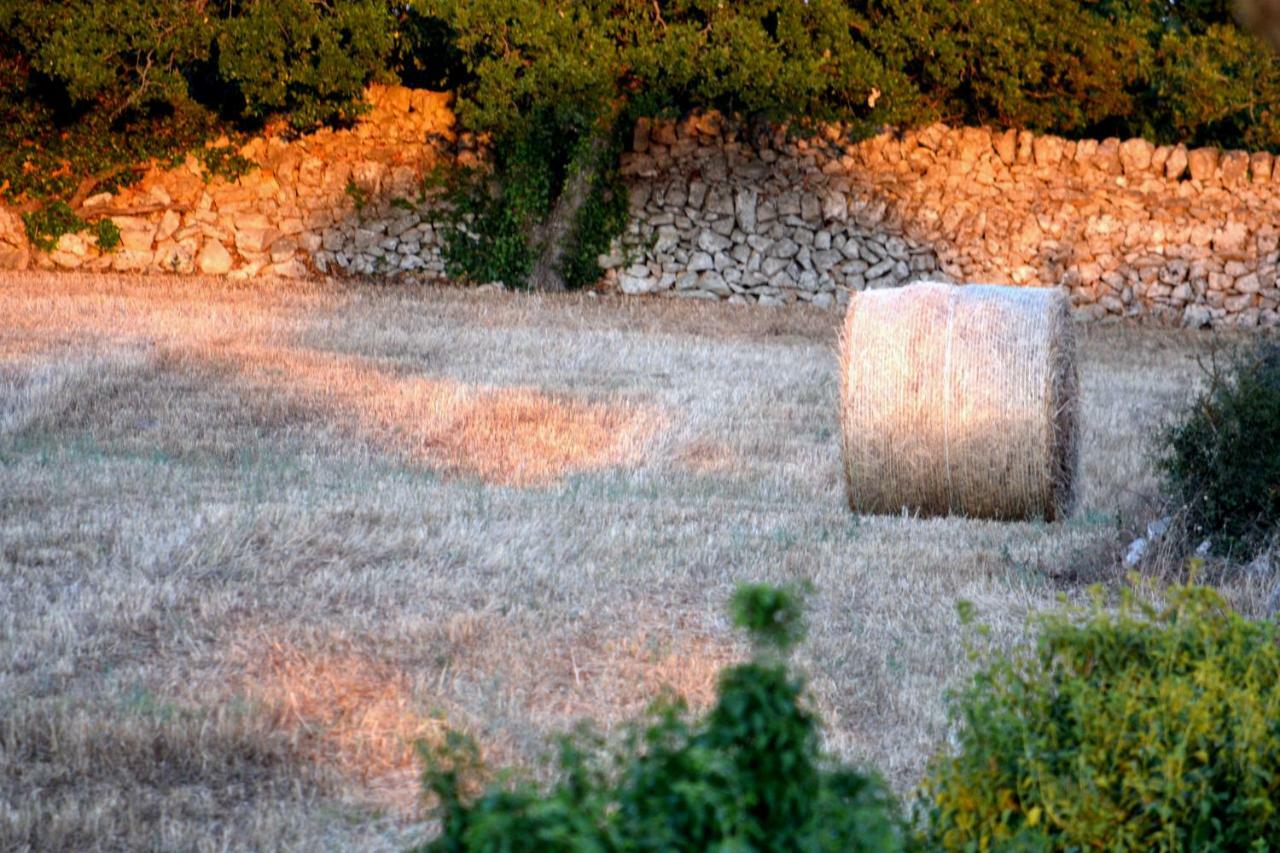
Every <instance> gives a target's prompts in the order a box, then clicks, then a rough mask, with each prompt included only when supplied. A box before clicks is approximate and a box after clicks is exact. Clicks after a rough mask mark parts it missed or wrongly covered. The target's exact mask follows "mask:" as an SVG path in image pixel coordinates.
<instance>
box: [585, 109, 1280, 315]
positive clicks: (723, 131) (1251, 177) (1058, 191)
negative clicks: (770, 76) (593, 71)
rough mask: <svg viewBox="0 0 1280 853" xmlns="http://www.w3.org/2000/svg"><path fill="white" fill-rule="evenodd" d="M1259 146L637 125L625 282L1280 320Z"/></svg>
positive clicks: (713, 294)
mask: <svg viewBox="0 0 1280 853" xmlns="http://www.w3.org/2000/svg"><path fill="white" fill-rule="evenodd" d="M1273 165H1274V161H1273V158H1272V156H1271V155H1270V154H1267V153H1264V152H1255V153H1247V152H1243V151H1226V152H1220V151H1218V150H1216V149H1208V148H1201V149H1195V150H1191V151H1188V150H1187V149H1186V148H1185V147H1183V146H1180V145H1179V146H1155V145H1152V144H1151V143H1149V142H1147V141H1145V140H1141V139H1131V140H1126V141H1121V140H1119V139H1105V140H1101V141H1096V140H1083V141H1078V142H1077V141H1068V140H1065V139H1061V138H1058V137H1054V136H1036V135H1033V134H1031V133H1029V132H1026V131H1023V132H1017V131H1013V130H1009V131H1005V132H1003V133H993V132H991V131H988V130H986V129H982V128H948V127H945V126H943V125H933V126H931V127H926V128H923V129H920V130H913V131H910V132H907V133H904V134H893V133H885V134H882V135H880V136H878V137H875V138H873V139H869V140H864V141H862V142H860V143H850V142H847V141H843V140H842V134H841V132H840V128H838V127H831V128H828V129H827V131H826V132H825V133H823V134H820V135H818V136H815V137H810V138H805V139H787V138H786V137H785V136H782V135H778V136H775V137H773V138H771V139H765V140H755V141H754V142H753V143H748V142H747V141H745V140H744V139H742V138H741V137H740V136H739V135H738V132H737V130H736V129H735V128H734V127H733V126H732V125H730V124H729V123H727V122H725V121H723V120H722V119H721V118H720V117H718V116H715V115H704V116H698V117H694V118H691V119H687V120H685V121H682V122H679V123H670V122H666V123H655V124H648V123H642V124H641V125H640V126H639V127H638V128H637V130H636V136H635V140H634V143H633V150H632V152H631V153H630V154H628V155H626V157H625V160H624V165H623V168H624V171H625V173H626V174H627V175H628V176H629V177H630V180H631V205H632V221H631V224H630V226H629V229H628V233H627V236H626V239H625V240H624V241H622V242H621V243H620V244H619V246H618V251H616V252H614V253H612V255H611V257H609V258H607V259H605V260H606V261H607V265H608V266H609V267H610V278H611V280H613V281H616V282H617V285H618V286H619V287H620V288H621V289H622V290H623V291H624V292H628V293H654V292H659V293H674V294H676V295H681V296H690V297H701V298H727V299H730V300H733V301H758V302H760V303H762V304H785V303H792V302H809V303H812V304H815V305H838V304H841V303H842V302H844V301H845V300H846V299H847V294H848V293H849V291H851V290H862V289H864V288H880V287H894V286H898V285H902V284H905V283H908V282H911V281H913V280H919V279H940V280H944V281H945V280H950V281H956V282H991V283H1006V284H1017V285H1027V286H1051V285H1062V286H1065V287H1067V288H1068V289H1069V290H1070V292H1071V295H1072V302H1073V304H1074V306H1075V309H1076V311H1077V313H1079V314H1081V315H1083V316H1085V317H1089V318H1094V319H1102V318H1121V317H1131V318H1145V319H1150V320H1153V321H1157V322H1161V323H1166V324H1175V323H1180V324H1186V325H1193V326H1202V325H1211V324H1235V325H1243V326H1256V325H1259V324H1264V325H1275V324H1277V322H1278V321H1280V317H1278V316H1277V307H1280V290H1278V289H1277V261H1278V260H1280V252H1278V251H1277V248H1278V244H1280V229H1278V228H1277V226H1278V225H1280V217H1278V215H1280V168H1274V169H1273Z"/></svg>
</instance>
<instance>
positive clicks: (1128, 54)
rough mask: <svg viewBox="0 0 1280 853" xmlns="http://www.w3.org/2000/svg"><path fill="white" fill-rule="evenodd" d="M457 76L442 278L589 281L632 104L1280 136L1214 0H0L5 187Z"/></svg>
mask: <svg viewBox="0 0 1280 853" xmlns="http://www.w3.org/2000/svg"><path fill="white" fill-rule="evenodd" d="M397 74H398V75H399V76H400V77H401V78H402V79H403V80H405V81H406V82H409V83H412V84H414V85H429V86H441V87H447V88H450V89H452V90H454V91H455V92H456V93H457V95H458V100H457V110H458V114H459V118H460V120H461V122H462V124H463V125H464V126H465V128H466V129H468V130H470V131H472V132H473V133H476V134H479V135H480V136H481V138H483V139H486V140H487V141H488V143H489V146H490V149H489V150H490V153H491V154H492V159H491V164H492V169H491V171H489V172H487V173H482V174H479V173H478V174H476V175H475V176H474V178H475V180H474V181H473V182H472V183H471V185H470V190H471V191H470V192H464V193H460V194H458V195H457V196H456V198H457V200H458V201H459V206H458V222H457V223H456V227H455V228H454V229H453V230H452V234H451V239H450V240H449V242H448V245H449V256H450V259H451V261H452V264H453V269H454V271H455V273H456V274H458V275H459V276H461V277H466V278H473V279H477V280H480V279H492V278H501V279H503V280H506V281H508V282H509V283H512V284H517V283H521V282H529V283H532V284H533V285H535V286H545V287H562V286H573V285H576V284H581V283H585V282H588V281H591V280H592V279H593V278H594V277H595V276H596V275H597V273H598V270H597V269H596V267H595V256H596V254H598V253H599V252H601V251H602V250H603V249H604V248H606V247H607V246H608V244H609V242H610V240H611V238H612V237H613V236H615V235H616V234H617V233H618V231H619V229H620V228H621V225H622V223H623V222H624V221H625V213H626V201H625V199H624V198H623V197H622V193H621V192H620V189H621V184H620V182H619V179H618V175H617V170H616V166H617V158H618V154H619V152H620V151H621V149H622V148H623V147H624V146H625V144H626V143H627V142H628V141H629V138H630V135H629V134H630V131H631V128H632V127H633V124H634V121H635V120H636V118H637V117H640V116H654V115H664V116H674V115H679V114H682V113H685V112H687V111H690V110H694V109H702V108H714V109H719V110H721V111H722V112H725V113H727V114H733V115H738V116H740V117H741V118H743V119H744V120H745V121H746V123H747V128H746V129H747V131H748V132H747V133H746V134H745V138H746V139H747V140H748V141H750V142H753V143H754V142H758V141H759V140H762V139H764V138H765V136H764V131H766V130H768V129H769V123H770V122H778V121H785V122H787V123H789V125H790V126H791V127H792V128H793V129H796V130H798V131H800V132H803V131H804V129H805V127H807V126H812V125H814V124H815V123H817V122H820V121H827V120H839V121H841V122H843V123H844V124H845V126H846V128H847V131H848V133H849V134H850V136H851V137H854V138H856V137H858V136H861V135H865V134H868V133H871V132H874V131H876V130H878V129H879V128H881V127H883V126H886V125H891V126H892V125H896V126H904V125H909V124H916V123H921V122H927V121H932V120H934V119H939V118H940V119H943V120H946V121H949V122H953V123H962V122H970V123H990V124H996V125H1000V126H1017V127H1027V128H1031V129H1034V130H1037V131H1044V132H1056V133H1063V134H1066V135H1069V136H1085V135H1088V136H1105V135H1111V134H1114V135H1119V136H1132V135H1143V136H1146V137H1149V138H1152V139H1154V140H1156V141H1160V142H1172V141H1182V142H1186V143H1188V144H1217V145H1221V146H1223V147H1251V148H1268V149H1272V150H1276V149H1277V148H1280V108H1277V106H1276V105H1277V104H1280V63H1278V62H1277V59H1276V57H1275V56H1274V55H1273V54H1272V53H1271V52H1269V51H1267V50H1265V49H1264V48H1262V47H1261V45H1260V44H1259V43H1258V42H1257V41H1256V40H1255V39H1254V38H1253V37H1252V36H1250V35H1249V34H1247V33H1246V32H1245V31H1243V30H1241V29H1240V28H1238V27H1237V26H1236V24H1235V23H1234V21H1233V19H1232V16H1231V13H1230V9H1229V0H1190V2H1177V3H1170V2H1167V0H1081V2H1061V0H983V2H981V3H978V2H963V3H956V2H951V0H735V2H732V3H729V2H724V0H279V2H276V0H217V2H215V0H46V2H41V3H32V2H27V0H0V199H3V200H4V201H5V202H7V203H10V204H18V205H19V206H23V207H24V208H27V209H29V208H31V207H32V206H38V205H39V204H41V203H43V202H44V201H45V200H48V199H53V198H60V199H62V200H64V201H66V202H67V203H68V204H69V205H70V206H71V207H72V209H73V210H76V211H77V212H78V213H79V212H81V211H79V209H78V208H79V204H78V202H79V201H80V200H81V198H82V196H83V192H84V191H86V183H85V182H86V181H87V180H90V179H92V180H93V183H92V186H90V187H89V188H91V189H95V190H96V189H110V188H112V186H113V184H115V183H118V182H121V181H126V180H129V178H130V176H131V175H132V174H133V171H132V170H131V167H132V166H134V165H136V164H138V163H140V162H142V161H145V160H148V159H151V158H160V159H165V158H171V157H174V156H176V155H178V154H180V153H182V152H185V151H187V150H190V149H191V148H192V147H193V146H195V145H197V144H199V143H200V142H201V141H202V140H204V139H207V138H208V137H210V136H211V135H217V134H222V133H227V132H229V131H230V132H233V131H235V130H237V129H248V128H254V127H256V126H259V125H261V124H262V123H265V122H268V121H273V120H274V119H276V118H280V119H283V120H284V122H285V123H287V126H289V127H291V128H292V129H293V130H305V129H307V128H310V127H314V126H316V125H318V124H325V123H334V122H343V121H347V120H349V119H350V118H352V117H353V116H355V115H356V114H357V113H358V112H359V110H360V103H361V101H360V94H361V90H362V89H363V87H364V86H365V85H366V84H367V83H368V82H369V81H371V80H374V79H380V78H389V77H392V76H394V75H397Z"/></svg>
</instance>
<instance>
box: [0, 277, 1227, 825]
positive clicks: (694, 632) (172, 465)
mask: <svg viewBox="0 0 1280 853" xmlns="http://www.w3.org/2000/svg"><path fill="white" fill-rule="evenodd" d="M837 324H838V318H837V317H836V316H835V315H834V314H829V313H823V312H819V311H808V310H793V311H786V312H775V311H770V310H767V309H758V308H738V307H735V306H727V305H701V304H699V305H690V304H687V303H684V302H676V301H658V300H630V301H628V300H614V299H593V298H590V297H587V296H569V297H558V298H550V297H541V296H534V295H482V294H474V293H469V292H465V291H423V290H411V289H403V288H382V287H379V288H346V287H341V286H338V285H335V284H331V283H311V284H282V283H268V284H258V285H253V286H235V285H231V284H228V283H225V282H221V281H213V280H200V279H159V278H152V279H130V278H124V277H105V276H104V277H95V278H90V277H76V276H64V277H55V276H46V275H22V276H7V277H2V278H0V810H2V811H0V848H8V847H10V846H18V847H21V846H23V845H30V846H33V847H36V848H41V849H59V848H62V849H86V848H92V847H95V846H101V847H115V848H120V847H164V848H184V849H216V848H220V847H222V846H227V845H229V846H233V847H241V846H242V847H257V848H307V849H317V848H319V849H350V848H353V847H356V848H362V849H378V848H386V849H397V848H401V847H403V846H404V845H405V844H406V843H407V842H406V839H409V838H413V837H417V835H415V833H420V832H421V831H422V829H423V827H422V826H420V825H418V824H416V823H415V822H414V821H415V820H417V813H416V810H415V807H414V803H415V797H416V794H417V790H418V786H417V779H416V775H415V772H414V768H413V764H412V762H411V761H410V760H409V752H408V749H407V741H408V740H409V739H411V738H413V737H418V736H426V737H432V736H434V733H436V732H439V731H440V730H442V728H443V727H444V726H453V727H458V728H462V729H465V730H466V731H468V732H470V733H471V734H473V735H474V736H476V737H477V739H478V740H479V741H480V742H481V743H482V745H483V746H484V749H485V750H486V752H487V753H488V757H489V758H490V759H491V761H492V763H493V764H495V765H502V764H507V763H516V764H520V765H523V766H526V767H534V768H536V766H537V765H536V759H537V758H538V756H540V755H542V754H544V753H545V751H546V750H547V749H548V748H549V746H550V743H551V741H550V737H551V736H552V735H553V734H555V733H556V732H559V731H562V730H564V729H565V728H568V727H570V726H571V725H572V724H573V723H574V721H575V720H577V719H579V718H581V717H584V716H590V717H593V718H596V719H598V720H600V721H601V723H602V724H603V725H604V726H605V727H606V728H608V727H610V726H613V725H616V724H617V723H618V722H620V721H622V720H624V719H627V718H629V717H631V716H633V715H634V714H636V713H638V712H640V711H641V710H642V709H643V708H644V707H645V706H646V705H647V704H648V703H649V702H651V701H652V700H653V699H654V698H656V697H657V696H658V695H659V694H660V693H661V692H662V691H664V690H672V691H675V692H677V693H679V694H681V695H684V696H685V697H686V698H688V699H689V700H690V702H691V703H693V704H694V705H699V704H705V703H706V702H707V701H709V699H710V697H711V696H712V694H713V692H714V684H715V677H716V673H717V672H718V671H719V669H720V668H721V667H723V666H724V665H725V664H727V663H730V662H732V661H735V660H739V659H741V657H742V656H743V654H744V651H745V650H744V649H743V648H742V647H741V646H740V645H739V643H738V641H737V640H736V639H735V638H734V636H733V635H732V632H731V630H730V628H729V626H728V625H727V624H726V623H725V622H724V620H723V618H722V614H723V613H724V605H725V602H726V601H727V600H728V598H729V596H730V594H731V592H732V590H733V589H734V588H735V586H736V584H738V583H739V582H742V581H770V582H791V581H809V582H812V584H813V586H814V589H815V593H814V595H813V596H812V598H811V600H810V601H809V602H808V607H807V612H808V613H809V622H810V632H809V635H808V639H807V640H806V641H805V643H804V644H803V645H802V647H801V648H800V649H799V655H798V660H799V663H800V665H801V666H802V667H803V668H804V669H805V670H806V672H807V673H808V675H809V679H810V685H811V689H812V693H813V701H814V704H815V706H816V710H817V711H818V712H819V713H820V714H821V715H822V716H823V719H824V720H825V721H826V722H827V724H828V728H827V731H826V736H827V738H828V745H829V746H830V748H831V749H832V750H833V751H834V752H836V753H837V754H839V755H840V756H842V757H845V758H848V759H851V760H855V761H860V762H868V763H872V764H875V765H876V766H878V767H879V768H880V769H881V770H882V771H883V772H884V773H885V774H886V775H887V776H888V778H889V779H890V780H891V782H892V783H893V784H894V786H895V787H896V789H897V790H898V791H899V792H907V791H909V790H910V789H911V788H912V787H913V786H914V785H915V784H917V783H918V781H919V779H920V776H921V773H922V769H923V766H924V761H925V759H926V758H927V756H928V755H929V754H930V752H931V751H932V750H934V749H936V748H937V746H938V744H939V743H940V738H941V737H942V735H943V725H944V716H943V693H944V691H945V689H946V688H947V687H948V686H949V685H952V684H955V683H956V682H957V679H958V678H960V677H961V676H962V675H963V674H964V673H966V672H967V671H968V666H969V664H968V662H967V660H966V658H965V655H964V652H963V648H962V645H961V638H962V636H963V632H962V629H961V628H960V626H959V624H958V620H957V618H956V616H955V610H954V604H955V601H956V600H957V599H960V598H964V599H968V600H971V601H973V602H974V603H975V604H976V606H977V609H978V615H979V618H980V619H981V620H982V621H983V622H985V623H987V624H990V625H992V627H993V632H994V633H993V638H994V642H996V643H998V644H1003V645H1005V646H1012V645H1014V644H1018V643H1023V642H1025V641H1026V636H1025V629H1024V617H1025V615H1026V614H1027V613H1028V612H1031V611H1035V610H1039V609H1042V608H1044V607H1047V606H1051V605H1052V604H1053V603H1054V601H1055V599H1056V597H1057V596H1058V595H1059V593H1061V592H1063V591H1066V592H1067V593H1068V594H1074V593H1075V591H1076V590H1078V589H1079V587H1080V585H1081V584H1082V583H1083V582H1085V581H1088V580H1091V579H1098V578H1105V577H1114V576H1115V575H1116V574H1117V573H1118V570H1117V569H1115V568H1114V565H1115V560H1116V555H1117V552H1118V549H1119V547H1120V545H1121V541H1120V540H1121V536H1120V531H1121V529H1122V528H1123V527H1124V526H1125V525H1127V524H1129V523H1130V520H1129V519H1130V516H1131V514H1132V513H1134V512H1136V511H1137V510H1139V509H1140V508H1141V507H1142V506H1143V501H1144V496H1145V495H1146V494H1148V493H1150V492H1152V491H1153V490H1154V479H1153V477H1152V475H1151V473H1150V471H1149V467H1148V462H1147V458H1146V455H1145V454H1146V450H1147V441H1148V439H1149V437H1150V436H1151V434H1152V432H1153V430H1154V427H1155V425H1156V424H1157V422H1158V421H1159V419H1160V418H1161V417H1162V416H1163V413H1164V412H1165V411H1166V410H1167V408H1168V407H1169V405H1170V404H1171V403H1173V402H1175V401H1181V400H1182V399H1184V397H1185V395H1186V393H1187V391H1188V390H1189V386H1188V382H1189V381H1191V380H1193V379H1194V378H1195V377H1196V375H1197V368H1196V365H1195V363H1194V360H1193V359H1192V356H1193V354H1194V353H1195V352H1196V351H1197V349H1198V348H1199V347H1200V346H1201V344H1200V340H1201V339H1199V338H1197V337H1195V336H1192V335H1187V334H1182V333H1173V332H1157V331H1145V330H1137V329H1114V328H1113V329H1094V330H1085V331H1084V332H1083V340H1082V348H1081V379H1082V384H1083V392H1084V400H1083V407H1084V411H1083V424H1084V431H1083V434H1082V439H1083V447H1082V454H1081V459H1082V480H1081V483H1080V488H1081V499H1080V509H1079V511H1078V512H1077V513H1076V515H1074V516H1073V517H1072V518H1071V519H1070V520H1069V521H1068V522H1067V523H1065V524H1061V525H1052V526H1050V525H1045V524H1040V523H1019V524H999V523H992V522H973V521H965V520H961V519H946V518H943V519H930V520H917V519H907V518H897V517H865V518H857V517H855V516H853V515H851V514H850V513H849V511H848V509H847V508H846V506H845V502H844V494H843V488H842V483H841V480H840V476H841V474H840V459H839V426H838V421H837V406H836V395H837V381H836V376H837V373H836V366H835V360H836V356H835V339H836V327H837ZM1242 603H1245V604H1247V603H1248V602H1247V601H1244V600H1243V599H1242ZM113 745H114V746H113ZM535 772H538V771H536V769H535Z"/></svg>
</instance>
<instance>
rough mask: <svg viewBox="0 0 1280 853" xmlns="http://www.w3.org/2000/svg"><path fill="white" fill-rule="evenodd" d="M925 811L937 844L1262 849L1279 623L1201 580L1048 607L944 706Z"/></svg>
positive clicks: (1276, 806)
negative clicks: (1032, 644)
mask: <svg viewBox="0 0 1280 853" xmlns="http://www.w3.org/2000/svg"><path fill="white" fill-rule="evenodd" d="M955 710H956V713H957V716H958V720H959V723H960V728H959V732H958V739H959V748H958V751H957V752H956V753H955V754H953V755H948V756H945V757H943V758H941V759H940V760H938V761H937V762H936V763H935V764H934V765H933V767H932V770H931V773H930V775H929V778H928V780H927V782H926V785H925V789H924V792H925V798H924V799H923V800H922V802H921V811H922V814H921V818H922V820H923V822H924V824H925V825H926V826H927V831H928V834H929V836H930V838H929V840H930V843H931V844H932V845H933V846H937V847H941V848H942V849H946V850H994V849H1001V850H1090V849H1097V850H1103V849H1105V850H1267V849H1270V847H1269V846H1268V845H1270V844H1274V843H1275V841H1276V839H1280V627H1278V626H1277V625H1276V623H1274V622H1250V621H1248V620H1246V619H1243V618H1242V617H1240V616H1238V615H1236V614H1235V613H1232V612H1231V611H1230V609H1229V608H1228V606H1227V605H1226V604H1225V603H1224V602H1223V601H1222V600H1221V598H1219V597H1218V596H1217V594H1216V593H1214V592H1212V591H1211V590H1207V589H1195V588H1187V589H1180V590H1176V591H1175V592H1174V594H1173V597H1172V601H1171V603H1170V605H1169V606H1168V607H1166V608H1165V609H1162V610H1157V609H1154V608H1151V607H1149V606H1142V605H1139V604H1137V603H1135V602H1134V601H1132V600H1126V601H1125V603H1124V605H1123V607H1122V608H1121V609H1120V611H1119V612H1118V613H1117V612H1113V611H1110V610H1107V609H1105V608H1103V607H1102V606H1101V605H1097V606H1095V607H1094V609H1093V610H1092V611H1091V612H1088V613H1084V614H1081V613H1075V612H1067V613H1061V614H1056V615H1052V616H1048V617H1045V618H1044V619H1043V620H1042V623H1041V625H1040V635H1039V639H1038V640H1037V644H1036V649H1035V653H1034V654H1033V655H1031V656H1028V657H1025V658H1015V659H1011V660H1010V659H1003V660H997V661H995V662H994V663H992V664H990V665H989V666H988V667H987V668H986V669H985V670H983V671H982V672H981V673H979V674H978V675H977V676H976V678H975V680H974V682H973V684H972V686H971V687H970V688H968V689H967V690H966V691H964V692H963V693H962V694H961V695H960V697H959V701H958V702H957V704H956V708H955Z"/></svg>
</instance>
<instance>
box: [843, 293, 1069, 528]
mask: <svg viewBox="0 0 1280 853" xmlns="http://www.w3.org/2000/svg"><path fill="white" fill-rule="evenodd" d="M840 376H841V389H840V390H841V393H840V416H841V417H840V419H841V425H842V427H843V442H844V444H843V450H844V454H843V458H844V473H845V485H846V487H847V492H848V498H849V506H850V507H851V508H852V509H853V510H854V511H855V512H860V513H870V514H892V513H898V512H902V511H903V510H906V511H908V512H911V513H915V514H919V515H964V516H970V517H975V518H994V519H1003V520H1016V519H1031V518H1044V519H1047V520H1050V521H1053V520H1057V519H1061V518H1065V517H1066V516H1067V515H1069V514H1070V512H1071V507H1072V503H1073V500H1074V492H1075V490H1074V482H1075V473H1076V464H1077V441H1076V436H1077V431H1078V421H1079V417H1078V411H1079V386H1078V380H1077V376H1076V362H1075V339H1074V335H1073V332H1072V327H1071V319H1070V315H1069V313H1068V308H1067V299H1066V295H1065V293H1064V292H1063V291H1061V290H1049V289H1043V288H1021V287H999V286H994V285H969V286H966V287H955V286H951V285H945V284H934V283H922V284H915V285H911V286H909V287H902V288H896V289H891V290H877V291H868V292H864V293H855V294H853V296H852V299H851V300H850V303H849V310H848V313H847V314H846V315H845V322H844V333H843V335H842V338H841V343H840Z"/></svg>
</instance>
